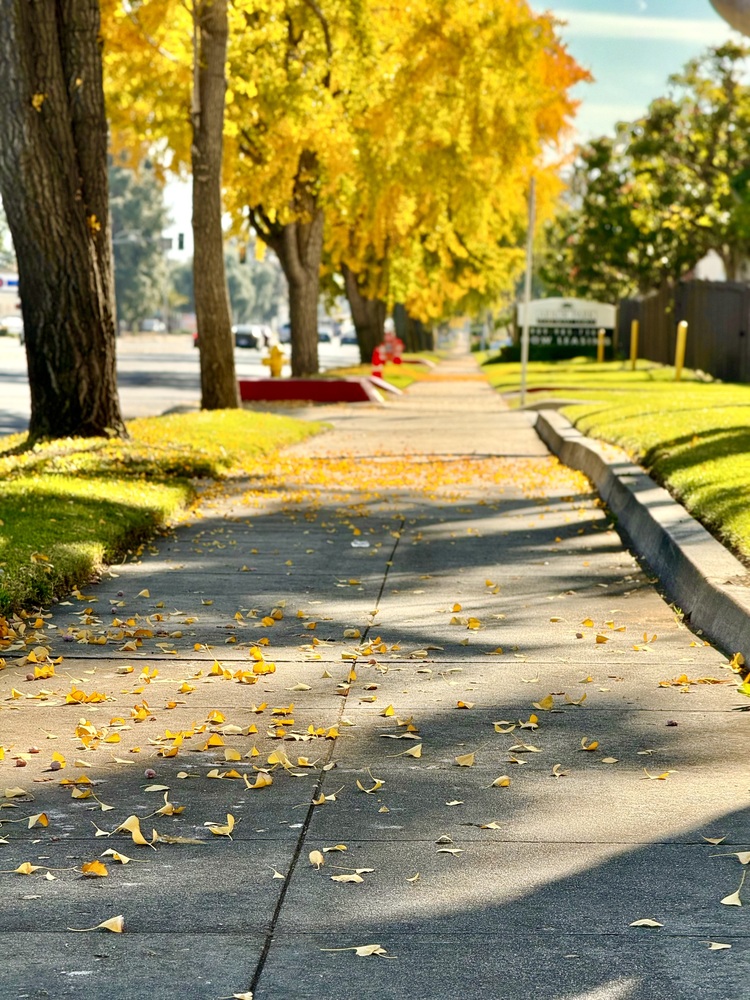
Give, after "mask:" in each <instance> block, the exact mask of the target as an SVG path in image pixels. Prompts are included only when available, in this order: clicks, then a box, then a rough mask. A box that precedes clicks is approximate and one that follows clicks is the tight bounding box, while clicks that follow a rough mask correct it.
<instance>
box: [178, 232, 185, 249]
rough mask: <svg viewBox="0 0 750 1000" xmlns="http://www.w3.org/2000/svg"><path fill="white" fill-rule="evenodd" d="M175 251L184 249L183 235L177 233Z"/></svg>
mask: <svg viewBox="0 0 750 1000" xmlns="http://www.w3.org/2000/svg"><path fill="white" fill-rule="evenodd" d="M177 249H178V250H184V249H185V234H184V233H178V234H177Z"/></svg>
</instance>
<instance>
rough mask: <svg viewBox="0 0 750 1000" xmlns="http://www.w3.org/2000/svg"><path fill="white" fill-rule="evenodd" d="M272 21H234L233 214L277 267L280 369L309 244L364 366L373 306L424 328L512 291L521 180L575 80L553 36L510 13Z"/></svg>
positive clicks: (341, 3)
mask: <svg viewBox="0 0 750 1000" xmlns="http://www.w3.org/2000/svg"><path fill="white" fill-rule="evenodd" d="M271 6H272V7H273V16H267V14H268V12H269V9H270V8H269V5H268V3H266V2H263V3H262V4H261V3H260V0H257V2H253V0H247V2H246V3H244V4H243V5H242V6H241V7H240V6H238V7H236V8H235V9H236V16H237V18H238V19H239V21H238V28H237V30H236V31H235V33H234V43H233V48H232V53H233V54H232V57H231V58H230V64H231V67H232V72H231V80H232V91H233V94H232V102H231V104H230V107H229V115H230V120H231V126H230V127H231V129H232V132H233V134H234V135H235V136H236V142H237V159H236V163H237V172H236V173H235V175H234V176H233V178H232V191H231V195H230V200H231V204H232V206H233V208H234V211H235V215H236V216H237V217H238V218H239V217H240V216H241V215H242V213H243V212H244V213H245V214H246V217H247V219H248V220H249V222H250V224H251V225H252V226H253V227H254V228H255V229H256V231H257V232H258V233H259V235H260V236H261V237H262V238H263V239H264V240H265V241H266V242H267V243H268V244H269V245H270V246H271V247H272V248H273V249H274V250H275V251H276V253H277V254H278V255H279V257H280V259H281V261H282V265H283V266H284V269H285V272H286V275H287V279H288V281H289V286H290V311H291V325H292V338H293V354H292V365H293V370H296V371H297V372H299V373H304V372H308V371H312V370H314V351H315V337H314V331H315V320H316V315H315V314H316V311H317V297H318V274H319V268H320V259H321V248H322V247H323V246H325V249H326V268H327V269H328V270H329V271H331V272H336V271H339V272H340V273H341V274H342V275H343V278H344V283H345V288H346V291H347V294H348V296H349V299H350V303H351V306H352V313H353V316H354V319H355V324H356V326H357V329H358V336H359V340H360V347H361V350H362V352H363V355H365V354H368V353H369V351H371V349H372V346H374V344H375V343H376V342H377V341H378V340H379V339H380V335H381V334H382V321H383V317H384V315H385V309H386V305H393V304H394V303H396V302H402V303H404V304H405V306H406V307H407V309H408V311H409V312H410V313H411V314H412V315H413V316H415V317H416V318H418V319H421V320H432V319H435V318H438V317H440V316H443V315H445V314H446V313H448V312H451V311H454V310H460V309H465V308H479V306H480V305H481V304H483V303H484V302H486V301H490V300H492V299H494V298H496V297H497V295H498V294H499V293H500V292H501V291H507V290H509V289H510V288H512V286H513V283H514V279H515V277H516V276H517V273H518V270H519V267H520V266H521V263H522V259H523V257H522V252H521V250H520V249H519V246H520V243H521V242H522V236H523V232H524V226H525V219H526V192H527V189H528V181H529V176H530V172H531V169H532V166H533V165H534V163H535V162H536V169H537V171H538V172H539V173H540V174H541V176H542V178H543V179H544V178H547V177H550V178H551V177H552V175H553V174H554V171H553V169H552V167H550V166H548V167H546V168H545V167H544V166H543V165H542V157H541V152H542V147H543V145H544V144H545V143H553V142H554V141H555V140H556V139H557V138H558V136H559V134H560V132H561V130H562V129H563V128H564V126H565V124H566V122H567V120H568V118H569V116H570V115H571V114H572V112H573V109H574V103H573V102H572V100H571V98H570V95H569V90H570V87H571V86H572V85H573V84H574V83H576V82H578V81H579V80H581V79H583V78H584V77H585V75H586V74H585V73H584V71H582V70H581V69H580V67H578V66H577V64H576V63H575V62H574V60H573V59H572V58H571V57H570V56H569V55H568V54H567V52H566V51H565V49H564V47H563V46H562V44H561V43H560V41H559V39H558V38H557V35H556V26H555V23H554V21H553V20H552V19H551V18H550V17H548V16H538V15H535V14H534V13H533V12H532V11H531V10H530V8H529V6H528V4H527V3H526V2H525V0H514V2H512V3H508V2H503V3H500V2H498V0H493V2H489V3H484V4H476V5H470V4H469V5H467V4H465V3H463V2H461V0H440V2H439V3H434V2H427V0H415V3H413V4H409V5H408V6H404V5H400V4H394V3H391V4H386V5H385V6H384V5H383V4H382V3H379V4H376V3H374V2H373V0H370V2H356V3H355V2H353V0H327V2H325V3H324V2H322V0H321V2H314V3H313V2H307V0H298V2H294V3H292V2H289V0H274V2H273V4H272V5H271ZM262 12H265V14H263V13H262ZM541 187H542V189H543V190H546V189H547V188H548V187H549V184H546V185H545V184H544V183H542V185H541ZM301 343H304V344H305V345H307V346H306V347H305V349H304V350H305V354H306V356H305V358H304V360H303V359H301V358H300V359H299V360H297V359H296V358H295V353H296V352H297V351H299V352H301V351H302V347H301V346H300V345H301Z"/></svg>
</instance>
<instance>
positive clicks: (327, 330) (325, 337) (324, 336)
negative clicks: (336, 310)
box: [318, 323, 336, 344]
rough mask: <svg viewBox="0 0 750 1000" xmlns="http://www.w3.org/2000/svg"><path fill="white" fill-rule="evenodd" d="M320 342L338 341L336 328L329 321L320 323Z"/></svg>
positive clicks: (332, 342) (330, 342)
mask: <svg viewBox="0 0 750 1000" xmlns="http://www.w3.org/2000/svg"><path fill="white" fill-rule="evenodd" d="M318 343H319V344H335V343H336V330H335V329H334V327H333V326H330V325H329V324H328V323H319V324H318Z"/></svg>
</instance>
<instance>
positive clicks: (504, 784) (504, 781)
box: [490, 774, 510, 788]
mask: <svg viewBox="0 0 750 1000" xmlns="http://www.w3.org/2000/svg"><path fill="white" fill-rule="evenodd" d="M508 787H510V778H509V777H508V775H507V774H501V775H500V777H499V778H495V780H494V781H493V782H492V784H491V785H490V788H508Z"/></svg>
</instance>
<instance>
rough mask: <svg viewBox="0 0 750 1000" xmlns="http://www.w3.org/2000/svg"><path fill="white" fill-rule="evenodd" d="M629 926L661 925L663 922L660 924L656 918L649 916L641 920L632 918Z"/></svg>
mask: <svg viewBox="0 0 750 1000" xmlns="http://www.w3.org/2000/svg"><path fill="white" fill-rule="evenodd" d="M629 926H630V927H663V926H664V924H660V923H659V921H658V920H651V918H650V917H644V918H643V919H642V920H634V921H633V922H632V924H630V925H629Z"/></svg>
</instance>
